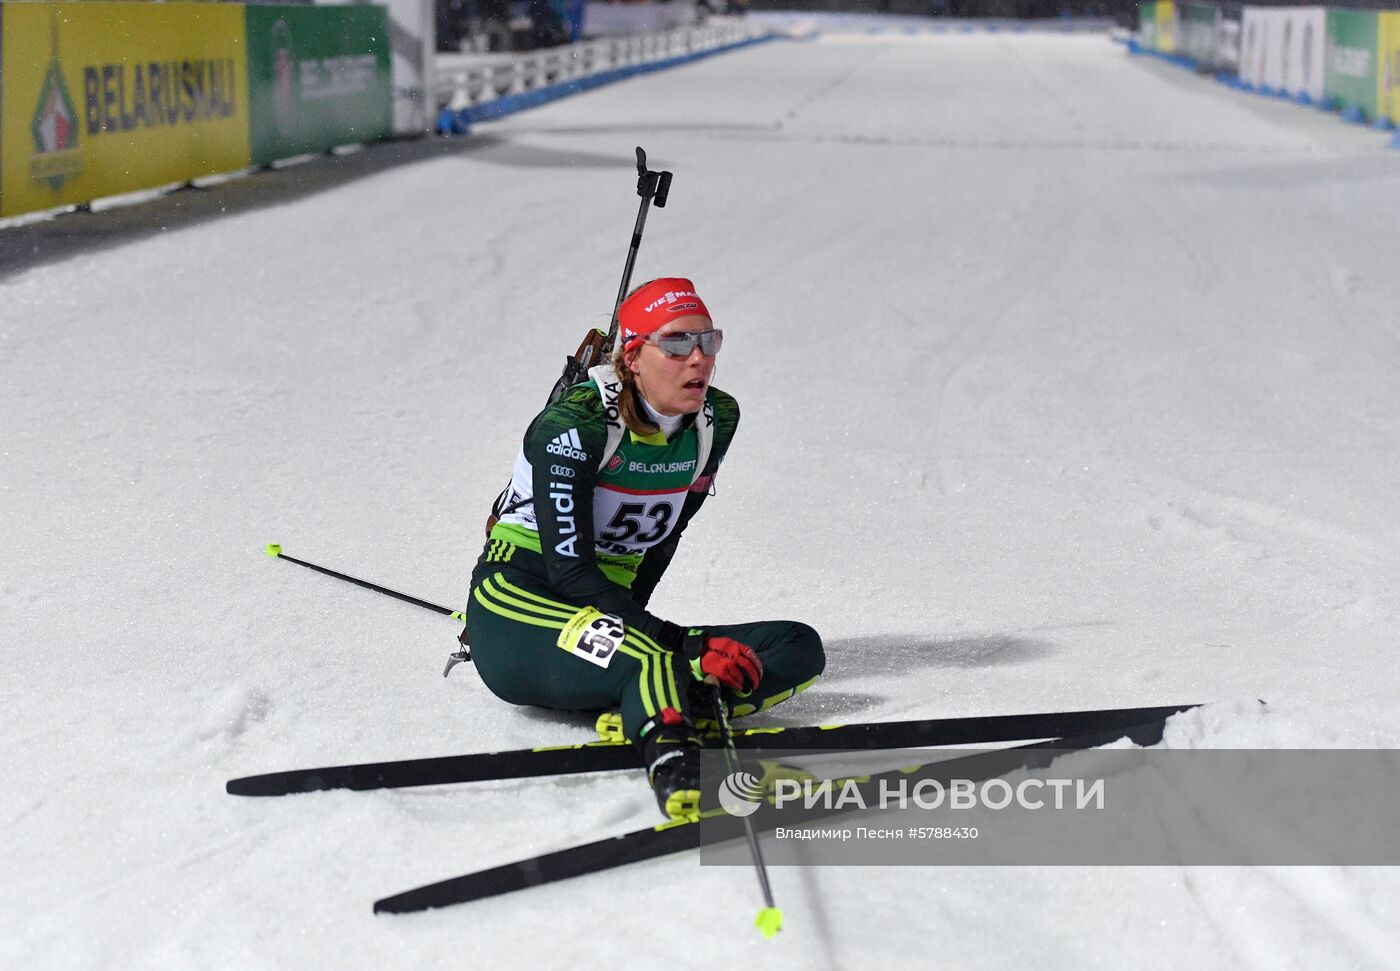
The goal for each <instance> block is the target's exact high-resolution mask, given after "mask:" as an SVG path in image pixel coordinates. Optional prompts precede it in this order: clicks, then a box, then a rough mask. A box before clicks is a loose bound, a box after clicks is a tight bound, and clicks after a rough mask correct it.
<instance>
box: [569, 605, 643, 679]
mask: <svg viewBox="0 0 1400 971" xmlns="http://www.w3.org/2000/svg"><path fill="white" fill-rule="evenodd" d="M626 634H627V628H626V627H625V626H623V623H622V618H621V617H617V616H615V615H613V614H605V613H603V612H602V611H601V610H599V609H598V608H597V607H584V608H583V609H582V610H580V611H579V612H578V613H576V614H574V615H573V617H571V618H569V622H568V623H567V624H565V625H564V629H563V630H561V631H560V632H559V640H558V642H557V643H558V645H559V646H560V647H562V648H563V649H564V650H566V651H568V652H569V653H570V654H574V655H576V656H578V657H581V658H583V659H584V660H585V661H591V662H592V663H594V664H596V665H598V667H600V668H605V667H607V666H608V665H609V664H611V663H612V659H613V655H614V654H616V653H617V649H618V648H619V647H620V646H621V645H622V638H623V637H625V636H626Z"/></svg>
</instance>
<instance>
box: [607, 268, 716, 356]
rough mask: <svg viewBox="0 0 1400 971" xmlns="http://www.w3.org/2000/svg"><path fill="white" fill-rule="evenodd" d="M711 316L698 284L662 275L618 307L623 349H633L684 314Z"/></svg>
mask: <svg viewBox="0 0 1400 971" xmlns="http://www.w3.org/2000/svg"><path fill="white" fill-rule="evenodd" d="M694 316H701V317H709V316H710V312H709V311H708V310H707V309H705V301H703V300H701V299H700V295H699V294H697V293H696V292H695V284H693V283H691V282H690V281H689V280H687V279H685V278H684V277H678V276H671V277H663V278H662V279H660V280H652V281H651V282H650V283H646V284H643V285H642V286H640V287H638V288H637V291H636V292H635V293H633V294H632V295H631V296H630V297H628V298H627V299H626V300H624V301H622V306H620V307H618V308H617V327H618V330H619V331H620V332H621V334H622V349H623V350H624V351H631V350H632V349H634V348H636V347H637V346H639V345H640V344H641V343H642V342H643V341H645V340H646V339H647V337H649V336H650V335H652V334H654V333H656V332H657V331H658V330H660V329H661V327H662V326H663V325H664V324H666V323H667V322H669V321H672V320H679V319H680V318H682V317H694Z"/></svg>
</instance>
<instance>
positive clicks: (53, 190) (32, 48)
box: [0, 0, 248, 216]
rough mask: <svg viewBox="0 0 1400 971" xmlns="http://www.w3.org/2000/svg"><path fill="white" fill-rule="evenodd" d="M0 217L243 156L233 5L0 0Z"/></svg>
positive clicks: (225, 166)
mask: <svg viewBox="0 0 1400 971" xmlns="http://www.w3.org/2000/svg"><path fill="white" fill-rule="evenodd" d="M0 16H2V17H3V22H0V68H3V75H0V78H2V80H0V215H5V216H9V215H15V214H17V213H22V212H33V211H35V210H39V209H51V208H53V207H55V206H64V205H71V204H73V203H78V202H86V201H89V200H91V199H96V198H100V197H102V196H108V195H115V194H117V193H122V192H131V191H133V190H136V189H143V188H151V187H155V186H161V185H167V184H169V183H171V182H179V181H184V180H186V179H190V178H193V177H195V176H199V175H209V174H211V173H214V172H227V171H230V170H233V169H238V168H242V167H244V166H246V165H247V164H248V79H247V77H246V76H245V75H246V65H247V55H246V53H245V48H244V13H243V7H242V6H239V5H236V4H222V3H105V2H87V0H85V2H78V3H40V2H34V3H4V4H0Z"/></svg>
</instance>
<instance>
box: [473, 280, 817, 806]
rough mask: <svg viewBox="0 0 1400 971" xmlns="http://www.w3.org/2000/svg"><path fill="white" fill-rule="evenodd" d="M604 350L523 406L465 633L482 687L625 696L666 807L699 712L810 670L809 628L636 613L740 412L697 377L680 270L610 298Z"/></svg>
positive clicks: (685, 784)
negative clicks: (613, 314) (614, 322)
mask: <svg viewBox="0 0 1400 971" xmlns="http://www.w3.org/2000/svg"><path fill="white" fill-rule="evenodd" d="M618 334H619V337H618V341H617V348H616V350H615V351H614V353H613V356H612V359H611V361H610V362H609V363H607V364H604V365H601V366H599V367H595V368H593V369H591V370H590V371H589V373H588V380H587V381H585V382H584V383H582V384H577V385H574V386H573V387H572V388H570V389H568V390H567V391H566V392H565V393H564V394H563V396H562V397H561V398H560V399H559V400H557V401H555V402H554V403H552V404H550V405H549V406H548V407H546V408H545V409H544V411H542V412H540V414H539V415H538V416H536V418H535V420H534V421H532V422H531V423H530V427H529V428H528V429H527V430H526V432H525V440H524V444H523V445H522V447H521V450H520V454H519V456H518V457H517V458H516V461H515V470H514V473H513V475H512V478H511V483H510V486H509V487H508V488H507V489H506V491H505V492H504V493H503V494H502V496H501V499H500V500H498V502H497V506H496V510H497V512H498V514H499V515H498V518H497V519H496V521H495V522H494V524H493V525H492V526H491V528H490V532H489V537H488V540H487V543H486V549H485V551H484V552H483V553H482V555H481V559H480V560H478V561H477V564H476V568H475V569H474V570H473V571H472V581H471V596H470V601H469V604H468V607H467V630H468V631H470V640H471V648H472V654H473V657H474V659H475V661H476V666H477V670H478V672H479V673H480V674H481V679H482V680H483V681H484V682H485V683H486V686H487V687H488V688H490V689H491V691H492V693H494V694H495V695H496V696H497V697H499V698H502V699H504V700H505V701H508V702H511V703H512V704H517V705H541V706H543V707H546V708H556V709H566V710H587V709H599V708H616V707H620V708H621V713H622V727H623V731H624V733H625V734H626V736H627V738H629V739H632V740H633V741H634V743H635V744H637V745H638V746H639V748H640V749H641V752H642V758H643V763H644V764H645V765H646V767H647V777H648V779H650V781H651V785H652V788H653V789H654V790H655V792H656V799H657V802H658V803H659V804H660V806H661V809H662V811H663V812H664V813H666V814H667V815H668V816H672V817H682V816H687V815H691V814H693V813H695V812H696V811H697V810H698V808H699V801H700V792H699V785H700V750H701V743H700V740H699V736H698V733H697V731H696V727H695V726H696V721H697V719H707V718H708V717H709V716H710V715H712V714H713V709H712V707H711V705H712V699H713V694H712V692H711V689H710V688H709V687H708V686H706V682H707V680H708V682H709V683H711V684H713V683H715V682H717V683H718V685H719V686H720V688H721V692H720V703H722V704H727V705H729V706H730V707H729V710H730V711H731V712H732V713H733V714H734V715H736V716H738V715H745V714H749V713H751V712H755V711H761V710H763V709H766V708H770V707H772V706H773V705H775V704H778V703H779V702H781V701H785V700H786V699H788V698H791V697H792V696H793V695H794V694H796V693H797V692H799V691H802V690H803V689H804V688H807V687H809V686H810V685H811V684H812V683H813V682H815V681H816V680H817V678H818V677H819V676H820V675H821V673H822V668H823V667H824V665H825V656H824V654H823V652H822V642H821V638H820V636H818V634H817V632H816V631H814V630H813V629H812V628H810V627H808V626H807V625H806V624H800V623H796V622H793V621H761V622H758V623H750V624H720V625H714V626H698V627H691V626H686V625H679V624H674V623H671V622H670V621H667V620H662V619H661V618H660V617H657V616H655V615H654V614H651V613H649V612H648V611H647V609H646V607H647V602H648V601H649V600H650V599H651V594H652V591H653V590H654V589H655V588H656V584H657V581H659V580H660V579H661V575H662V574H663V573H664V572H665V571H666V566H667V564H669V563H670V562H671V557H672V556H673V555H674V554H675V551H676V544H677V543H678V542H679V541H680V538H681V533H683V532H684V531H685V527H686V524H688V523H689V522H690V520H691V517H692V516H694V515H695V513H696V512H697V511H698V510H699V508H700V506H701V505H703V504H704V502H705V497H706V495H707V494H709V492H710V484H711V482H712V481H713V480H714V477H715V473H716V472H717V471H718V469H719V466H720V463H721V462H722V461H724V455H725V452H726V451H727V450H728V448H729V443H730V441H731V440H732V439H733V437H734V430H735V428H736V427H737V426H738V424H739V406H738V404H737V403H736V402H735V400H734V399H733V398H732V397H730V396H729V395H727V394H725V393H724V392H723V391H719V390H717V389H715V388H712V387H710V376H711V374H712V373H713V372H714V366H715V355H716V354H717V353H718V352H719V349H720V343H721V340H722V339H723V333H722V332H721V331H719V330H716V329H715V327H714V325H713V323H712V322H711V319H710V314H709V311H708V310H707V309H706V308H705V304H704V302H703V301H701V299H700V297H699V296H697V295H696V293H695V286H694V284H692V283H691V282H690V281H689V280H686V279H681V278H667V279H660V280H653V281H651V282H650V283H646V284H644V285H642V286H641V287H638V288H637V289H636V290H634V291H633V292H632V293H631V294H630V295H629V296H628V297H627V299H626V300H625V301H623V303H622V305H621V306H620V307H619V308H618Z"/></svg>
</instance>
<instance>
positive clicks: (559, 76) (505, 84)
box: [434, 17, 772, 111]
mask: <svg viewBox="0 0 1400 971" xmlns="http://www.w3.org/2000/svg"><path fill="white" fill-rule="evenodd" d="M771 33H772V28H771V27H769V26H767V25H764V24H760V23H754V22H750V21H747V20H745V19H743V18H740V17H734V18H729V17H723V18H720V17H715V18H711V19H710V20H709V22H707V23H706V24H704V25H702V26H698V27H680V28H677V29H675V30H666V31H659V32H657V33H651V34H634V35H630V36H620V37H605V38H601V39H599V40H591V41H584V42H583V43H579V44H569V45H567V46H565V47H552V48H549V49H547V50H539V51H523V52H515V53H499V54H438V55H437V57H436V58H435V59H434V73H435V76H436V83H435V85H434V89H435V91H436V93H437V105H438V108H439V109H441V108H449V109H451V110H453V111H461V110H462V109H464V108H470V107H472V106H474V105H479V104H482V103H483V102H487V101H494V100H496V99H498V98H504V97H508V96H510V95H519V94H526V93H528V92H530V91H535V90H539V89H541V88H546V87H551V86H553V85H557V84H564V83H566V82H569V81H574V80H578V79H581V78H586V77H590V76H593V75H596V74H603V73H606V72H608V71H614V70H617V69H619V68H628V67H634V66H638V65H645V64H653V63H656V62H658V61H666V60H670V59H672V58H675V57H683V56H685V55H688V54H699V53H703V52H705V51H709V50H714V49H715V48H719V47H727V46H729V45H730V44H737V43H741V42H743V41H747V40H753V39H755V38H758V37H764V36H767V35H768V34H771Z"/></svg>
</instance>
